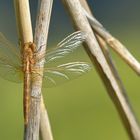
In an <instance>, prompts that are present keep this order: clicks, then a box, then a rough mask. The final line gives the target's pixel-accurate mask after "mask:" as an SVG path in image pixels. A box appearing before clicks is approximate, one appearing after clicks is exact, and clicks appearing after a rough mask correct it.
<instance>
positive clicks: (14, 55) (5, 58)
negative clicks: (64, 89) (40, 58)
mask: <svg viewBox="0 0 140 140" xmlns="http://www.w3.org/2000/svg"><path fill="white" fill-rule="evenodd" d="M21 65H22V64H21V58H20V51H19V48H17V47H16V46H15V45H13V44H11V42H10V41H8V40H7V39H6V38H5V37H4V35H3V34H2V33H0V76H1V77H2V78H4V79H6V80H9V81H13V82H21V77H22V72H21V70H20V69H21Z"/></svg>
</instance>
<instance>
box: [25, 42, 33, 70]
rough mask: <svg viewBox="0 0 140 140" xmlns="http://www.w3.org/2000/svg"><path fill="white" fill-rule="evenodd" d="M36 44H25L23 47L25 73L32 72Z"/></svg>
mask: <svg viewBox="0 0 140 140" xmlns="http://www.w3.org/2000/svg"><path fill="white" fill-rule="evenodd" d="M34 52H35V44H34V43H31V42H29V43H25V44H24V47H23V52H22V53H23V71H24V72H30V73H31V72H32V69H33V66H34V64H35V55H34Z"/></svg>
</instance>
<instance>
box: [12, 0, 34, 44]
mask: <svg viewBox="0 0 140 140" xmlns="http://www.w3.org/2000/svg"><path fill="white" fill-rule="evenodd" d="M28 1H29V0H14V4H15V11H16V20H17V26H18V33H19V39H20V41H21V43H23V44H24V43H28V42H33V34H32V25H31V17H30V8H29V3H28Z"/></svg>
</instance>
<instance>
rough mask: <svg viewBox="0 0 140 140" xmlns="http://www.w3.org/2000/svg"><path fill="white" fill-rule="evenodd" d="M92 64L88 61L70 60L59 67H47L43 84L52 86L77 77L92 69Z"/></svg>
mask: <svg viewBox="0 0 140 140" xmlns="http://www.w3.org/2000/svg"><path fill="white" fill-rule="evenodd" d="M91 68H92V67H91V65H90V64H88V63H86V62H70V63H65V64H61V65H58V66H57V67H52V68H45V69H44V76H43V86H44V87H52V86H56V85H59V84H62V83H64V82H66V81H69V80H72V79H74V78H77V77H79V76H81V75H83V74H84V73H87V72H88V71H90V70H91Z"/></svg>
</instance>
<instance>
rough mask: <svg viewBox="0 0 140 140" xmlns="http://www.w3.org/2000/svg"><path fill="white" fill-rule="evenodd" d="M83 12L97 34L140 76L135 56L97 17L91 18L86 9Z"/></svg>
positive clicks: (139, 68) (138, 64)
mask: <svg viewBox="0 0 140 140" xmlns="http://www.w3.org/2000/svg"><path fill="white" fill-rule="evenodd" d="M83 11H84V13H85V15H86V16H87V18H88V20H89V21H90V23H91V25H92V27H93V29H94V30H95V32H96V33H97V34H98V35H99V36H101V37H102V38H103V39H104V40H105V41H106V42H107V44H108V45H109V46H110V47H111V48H112V49H113V50H114V51H115V52H116V53H118V54H119V55H120V56H121V57H122V58H123V60H124V61H125V62H126V63H127V64H128V65H129V66H130V67H131V68H132V69H133V70H134V71H135V72H136V73H137V74H138V75H140V63H139V62H138V61H137V60H136V59H135V58H134V56H133V55H132V54H131V53H130V52H129V51H128V50H127V49H126V47H125V46H124V45H123V44H122V43H121V42H120V41H119V40H117V39H116V38H115V37H113V36H112V35H111V34H110V33H109V32H108V31H107V30H106V29H105V28H104V27H103V26H102V24H101V23H99V21H97V19H95V17H93V16H91V15H90V14H89V13H88V12H87V11H86V10H85V9H84V8H83Z"/></svg>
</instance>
